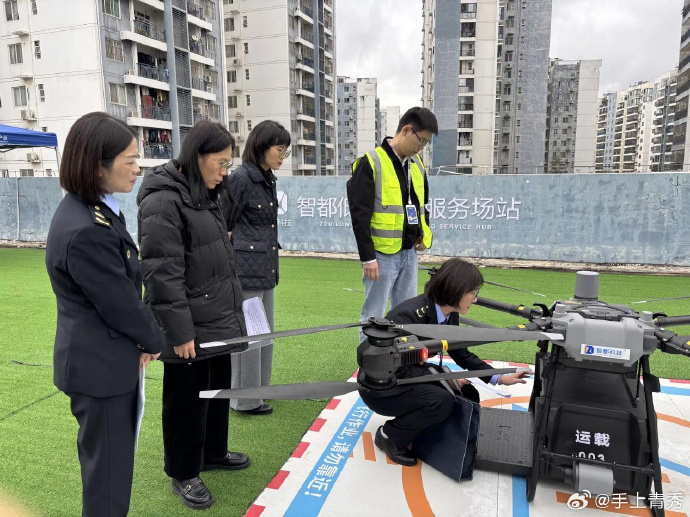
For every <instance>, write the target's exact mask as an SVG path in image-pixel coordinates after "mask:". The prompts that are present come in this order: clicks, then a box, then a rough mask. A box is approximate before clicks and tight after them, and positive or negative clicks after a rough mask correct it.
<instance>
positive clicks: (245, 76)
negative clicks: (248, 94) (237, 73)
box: [244, 68, 249, 80]
mask: <svg viewBox="0 0 690 517" xmlns="http://www.w3.org/2000/svg"><path fill="white" fill-rule="evenodd" d="M244 78H245V79H247V80H249V68H245V69H244Z"/></svg>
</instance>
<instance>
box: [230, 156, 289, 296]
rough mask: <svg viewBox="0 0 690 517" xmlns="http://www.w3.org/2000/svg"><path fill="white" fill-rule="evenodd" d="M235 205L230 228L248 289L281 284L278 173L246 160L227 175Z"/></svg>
mask: <svg viewBox="0 0 690 517" xmlns="http://www.w3.org/2000/svg"><path fill="white" fill-rule="evenodd" d="M227 188H228V190H229V191H230V195H231V197H232V198H234V199H235V200H236V205H235V206H234V207H233V210H232V211H230V212H229V214H230V215H229V217H228V230H230V231H232V244H233V246H234V248H235V254H236V256H237V274H238V276H239V277H240V282H241V283H242V288H243V289H246V290H262V291H265V290H267V289H273V288H274V287H275V286H276V285H278V250H279V249H280V245H279V244H278V196H277V193H276V177H275V176H274V175H273V173H272V172H270V171H269V172H268V174H266V173H264V172H263V171H262V170H261V169H259V167H257V166H256V165H254V164H252V163H247V162H245V163H243V164H242V165H241V166H240V167H239V168H238V169H237V170H236V171H234V172H233V173H232V174H231V175H230V176H228V179H227Z"/></svg>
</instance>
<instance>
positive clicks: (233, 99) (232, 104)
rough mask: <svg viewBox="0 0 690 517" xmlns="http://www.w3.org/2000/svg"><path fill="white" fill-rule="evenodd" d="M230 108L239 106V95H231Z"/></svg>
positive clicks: (229, 99) (229, 98)
mask: <svg viewBox="0 0 690 517" xmlns="http://www.w3.org/2000/svg"><path fill="white" fill-rule="evenodd" d="M228 108H237V95H230V96H229V97H228Z"/></svg>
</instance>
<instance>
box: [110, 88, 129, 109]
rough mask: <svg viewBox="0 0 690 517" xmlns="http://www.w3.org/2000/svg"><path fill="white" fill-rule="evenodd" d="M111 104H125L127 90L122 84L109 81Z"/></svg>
mask: <svg viewBox="0 0 690 517" xmlns="http://www.w3.org/2000/svg"><path fill="white" fill-rule="evenodd" d="M110 102H111V104H119V105H120V106H126V105H127V90H126V89H125V86H124V85H123V84H115V83H110Z"/></svg>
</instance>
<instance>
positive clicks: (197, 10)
mask: <svg viewBox="0 0 690 517" xmlns="http://www.w3.org/2000/svg"><path fill="white" fill-rule="evenodd" d="M187 14H191V15H192V16H196V17H197V18H200V19H202V20H203V19H204V8H203V7H201V6H200V5H196V4H195V3H192V2H190V1H189V0H187Z"/></svg>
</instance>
